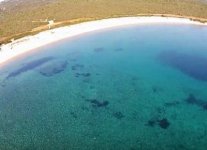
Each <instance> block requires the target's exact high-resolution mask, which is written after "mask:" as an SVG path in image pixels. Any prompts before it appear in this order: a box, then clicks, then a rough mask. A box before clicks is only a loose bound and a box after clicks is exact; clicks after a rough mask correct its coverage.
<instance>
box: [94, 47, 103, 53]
mask: <svg viewBox="0 0 207 150" xmlns="http://www.w3.org/2000/svg"><path fill="white" fill-rule="evenodd" d="M102 51H104V48H102V47H98V48H95V49H94V52H102Z"/></svg>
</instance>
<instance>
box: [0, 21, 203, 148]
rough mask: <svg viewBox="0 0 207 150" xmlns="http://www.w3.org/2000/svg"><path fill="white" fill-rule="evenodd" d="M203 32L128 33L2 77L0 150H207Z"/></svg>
mask: <svg viewBox="0 0 207 150" xmlns="http://www.w3.org/2000/svg"><path fill="white" fill-rule="evenodd" d="M206 41H207V28H206V27H201V26H191V25H153V26H152V25H151V26H150V25H147V26H127V27H119V28H113V29H109V30H103V31H99V32H93V33H89V34H85V35H82V36H78V37H75V38H73V39H67V40H64V41H60V42H58V43H54V44H51V45H48V46H45V47H42V48H41V49H40V50H37V51H33V52H31V53H28V54H27V55H25V56H21V58H19V59H18V60H15V61H12V62H9V63H8V64H7V65H5V66H4V67H2V68H1V70H0V85H1V86H0V96H1V97H0V149H5V150H7V149H8V150H9V149H12V150H13V149H50V150H52V149H81V150H84V149H85V150H92V149H94V150H95V149H104V150H105V149H109V150H111V149H119V150H120V149H121V150H122V149H123V150H136V149H143V150H145V149H147V150H148V149H159V150H161V149H165V150H174V149H182V150H183V149H188V150H194V149H199V150H205V149H206V147H207V142H206V141H207V117H206V115H207V44H206Z"/></svg>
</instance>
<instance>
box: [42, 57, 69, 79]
mask: <svg viewBox="0 0 207 150" xmlns="http://www.w3.org/2000/svg"><path fill="white" fill-rule="evenodd" d="M67 65H68V63H67V61H55V62H53V63H50V64H48V65H46V66H44V67H41V68H40V71H39V73H40V74H42V75H43V76H46V77H51V76H53V75H55V74H58V73H61V72H63V71H64V70H65V69H66V68H67Z"/></svg>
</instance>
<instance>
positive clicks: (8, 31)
mask: <svg viewBox="0 0 207 150" xmlns="http://www.w3.org/2000/svg"><path fill="white" fill-rule="evenodd" d="M139 15H165V16H176V17H187V18H190V19H193V20H197V21H201V22H207V3H206V2H205V1H199V0H35V1H29V0H11V1H10V2H5V3H2V4H1V5H0V44H2V43H6V42H9V41H10V40H11V39H12V38H15V39H17V38H20V37H23V36H25V35H29V34H35V33H38V32H40V31H43V30H46V29H48V26H47V24H48V22H47V21H48V20H55V23H54V25H53V27H59V26H64V25H69V24H75V23H79V22H84V21H88V20H97V19H102V18H110V17H122V16H139Z"/></svg>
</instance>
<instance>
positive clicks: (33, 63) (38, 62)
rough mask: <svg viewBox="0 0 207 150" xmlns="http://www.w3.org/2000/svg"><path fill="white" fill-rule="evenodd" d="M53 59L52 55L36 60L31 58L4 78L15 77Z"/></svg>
mask: <svg viewBox="0 0 207 150" xmlns="http://www.w3.org/2000/svg"><path fill="white" fill-rule="evenodd" d="M53 59H54V58H53V57H44V58H40V59H37V60H33V61H31V62H29V63H27V64H25V65H24V66H23V67H21V68H19V69H17V70H15V71H13V72H11V73H10V74H9V75H8V76H7V77H6V78H7V79H9V78H11V77H16V76H18V75H20V74H22V73H24V72H27V71H30V70H33V69H35V68H37V67H39V66H41V65H43V64H45V63H47V62H49V61H51V60H53Z"/></svg>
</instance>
